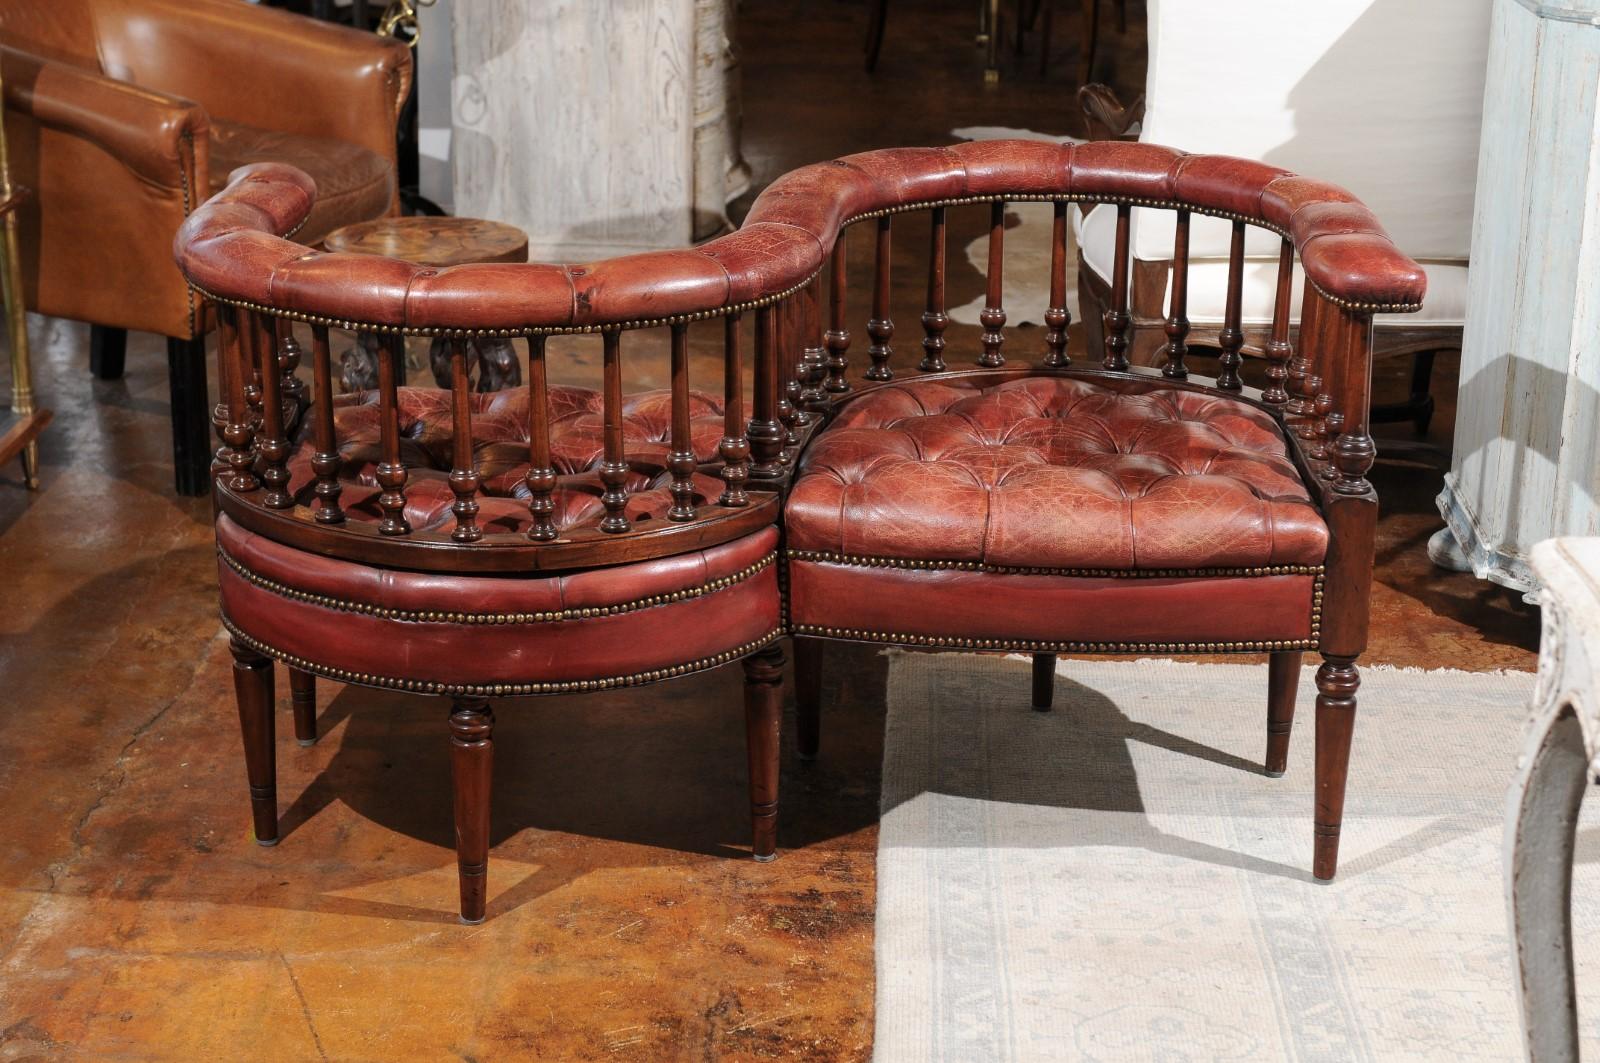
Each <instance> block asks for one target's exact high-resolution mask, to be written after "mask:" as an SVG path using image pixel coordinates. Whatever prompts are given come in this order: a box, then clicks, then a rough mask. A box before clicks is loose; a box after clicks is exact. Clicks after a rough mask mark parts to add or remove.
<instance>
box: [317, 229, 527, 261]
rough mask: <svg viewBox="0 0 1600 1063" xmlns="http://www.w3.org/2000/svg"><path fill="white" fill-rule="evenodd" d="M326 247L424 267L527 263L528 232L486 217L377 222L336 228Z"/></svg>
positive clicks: (330, 249)
mask: <svg viewBox="0 0 1600 1063" xmlns="http://www.w3.org/2000/svg"><path fill="white" fill-rule="evenodd" d="M322 243H323V246H324V247H326V248H327V249H328V250H329V251H344V252H349V253H352V254H358V255H386V256H388V257H390V258H399V259H404V260H405V261H407V262H415V263H417V264H419V265H423V266H460V265H463V264H465V263H468V262H526V261H528V236H527V234H526V233H524V232H523V231H522V230H521V229H518V228H517V227H516V226H514V225H506V224H504V223H502V222H497V221H484V220H483V219H481V218H434V217H404V218H377V219H375V220H373V221H363V222H357V223H355V224H354V225H346V226H345V227H344V228H342V229H336V230H334V231H333V232H331V233H329V234H328V236H327V238H326V239H325V240H323V242H322Z"/></svg>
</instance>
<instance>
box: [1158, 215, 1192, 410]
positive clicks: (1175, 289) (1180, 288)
mask: <svg viewBox="0 0 1600 1063" xmlns="http://www.w3.org/2000/svg"><path fill="white" fill-rule="evenodd" d="M1170 303H1171V305H1170V306H1169V307H1168V308H1167V323H1166V326H1165V332H1166V334H1167V361H1166V364H1165V365H1163V366H1162V367H1161V375H1162V376H1164V377H1167V378H1168V379H1170V380H1184V379H1187V377H1188V376H1189V367H1188V366H1187V365H1185V364H1184V359H1185V358H1187V357H1188V355H1189V212H1188V211H1186V210H1180V211H1178V225H1177V230H1176V232H1175V233H1174V235H1173V237H1172V296H1171V299H1170Z"/></svg>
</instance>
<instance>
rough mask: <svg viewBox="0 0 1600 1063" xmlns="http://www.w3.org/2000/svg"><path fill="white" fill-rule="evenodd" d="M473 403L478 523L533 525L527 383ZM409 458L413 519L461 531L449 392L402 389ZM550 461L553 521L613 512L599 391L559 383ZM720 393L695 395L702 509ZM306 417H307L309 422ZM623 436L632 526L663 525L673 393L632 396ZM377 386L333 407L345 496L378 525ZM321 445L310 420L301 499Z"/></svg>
mask: <svg viewBox="0 0 1600 1063" xmlns="http://www.w3.org/2000/svg"><path fill="white" fill-rule="evenodd" d="M471 405H472V450H473V465H474V467H475V468H476V469H477V471H478V475H479V477H480V485H479V489H478V500H479V503H480V505H481V509H480V511H479V513H478V522H479V523H480V524H481V525H482V526H483V528H484V530H485V531H486V532H490V533H496V532H526V531H527V530H528V529H529V527H531V526H532V519H531V518H530V517H529V515H528V498H529V492H528V488H527V485H526V483H525V482H524V480H523V477H524V476H525V475H526V474H527V472H528V469H529V458H528V434H529V428H528V397H527V395H526V393H525V392H524V391H523V390H521V389H513V390H510V391H499V392H492V393H489V394H474V395H473V396H472V398H471ZM398 406H399V413H400V461H401V464H403V465H404V466H405V467H406V470H407V478H406V508H405V516H406V519H407V520H408V521H410V523H411V527H412V530H413V531H426V530H431V529H442V530H449V529H451V528H453V527H455V518H454V517H453V516H452V515H451V512H450V504H451V503H452V502H453V501H455V494H454V493H453V492H452V491H451V490H450V484H449V475H450V467H451V450H452V445H453V444H452V441H453V439H454V434H453V431H452V428H451V414H450V392H448V391H439V390H436V389H433V388H401V389H399V402H398ZM549 409H550V456H551V464H552V465H553V466H554V468H555V470H556V473H557V486H556V490H555V494H554V500H555V504H556V509H555V514H554V517H553V519H554V521H555V525H556V528H557V529H559V530H562V531H565V530H566V529H568V528H573V527H577V526H581V525H592V524H594V523H595V522H596V521H598V520H599V519H600V517H601V515H602V514H603V512H604V508H605V507H604V506H603V505H602V504H601V502H600V494H601V492H602V491H604V490H605V485H604V484H602V483H601V482H600V478H599V474H598V471H597V470H598V467H599V463H600V459H601V456H602V452H603V449H604V443H603V439H602V431H603V425H602V422H601V396H600V392H598V391H595V390H593V389H590V388H578V387H552V388H551V389H550V406H549ZM722 409H723V407H722V400H721V399H720V398H713V397H711V396H708V395H703V394H701V393H699V392H692V393H691V394H690V397H689V414H690V422H689V427H690V439H691V445H692V447H693V450H694V454H695V458H696V460H697V461H698V462H699V463H700V464H701V465H702V466H706V467H705V468H703V469H702V470H701V471H700V472H697V473H696V474H695V476H694V485H695V500H694V501H695V505H696V506H703V505H706V504H708V503H711V502H715V501H716V500H717V498H718V497H719V496H720V495H721V494H722V488H723V483H722V481H721V480H720V479H718V477H717V470H718V469H719V468H720V467H721V465H720V462H719V461H717V443H718V442H719V441H720V440H721V438H722V429H723V419H722ZM308 420H309V419H308ZM622 434H623V444H624V449H625V452H626V454H627V458H628V465H629V468H630V474H629V478H628V481H627V484H626V486H627V489H628V491H629V500H628V508H627V510H626V513H627V515H628V518H629V519H630V520H632V521H635V522H640V521H649V520H658V521H665V520H666V519H667V518H666V512H667V510H668V509H669V508H670V507H671V505H672V496H671V493H670V492H669V491H668V487H669V485H670V484H671V482H672V477H671V474H670V473H668V472H667V471H666V466H667V452H668V451H669V450H670V449H671V448H670V447H669V445H668V442H669V440H670V439H671V435H672V396H671V393H670V392H667V391H651V392H644V393H641V394H638V395H631V396H628V397H627V398H626V399H624V401H623V408H622ZM379 436H380V410H379V406H378V395H377V392H373V391H368V392H360V393H357V394H352V395H341V396H339V397H338V398H337V399H336V400H335V405H334V437H335V438H336V439H338V440H339V454H340V458H341V459H342V464H341V466H340V469H339V473H338V476H339V479H340V481H341V482H342V483H343V485H344V491H343V493H342V495H341V496H340V498H339V504H340V505H341V506H343V507H344V509H345V513H346V515H347V517H348V518H349V519H352V520H366V521H373V522H376V521H379V520H382V519H383V512H382V510H380V509H379V508H378V502H377V498H378V495H379V493H380V492H381V488H380V487H379V486H378V482H377V479H376V476H375V473H376V466H377V464H378V462H379V461H381V460H382V452H381V449H380V445H379ZM315 450H316V448H315V446H313V444H312V441H311V438H310V432H309V426H308V427H307V428H306V429H305V430H303V431H302V433H301V440H300V443H299V445H298V446H297V447H296V449H295V451H294V453H293V455H292V456H291V458H290V462H289V473H290V480H289V489H290V491H291V492H293V493H294V494H295V495H296V497H297V499H298V500H299V501H300V502H301V503H302V504H306V505H309V504H310V503H311V500H312V498H313V497H314V496H313V495H312V493H311V488H312V485H313V483H314V476H313V474H312V471H311V456H312V454H313V453H314V452H315Z"/></svg>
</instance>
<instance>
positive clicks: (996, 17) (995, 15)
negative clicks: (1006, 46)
mask: <svg viewBox="0 0 1600 1063" xmlns="http://www.w3.org/2000/svg"><path fill="white" fill-rule="evenodd" d="M988 3H989V39H988V40H987V41H986V42H985V43H984V48H985V51H984V59H983V83H984V84H985V85H998V84H1000V0H988Z"/></svg>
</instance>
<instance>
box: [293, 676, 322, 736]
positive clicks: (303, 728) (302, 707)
mask: <svg viewBox="0 0 1600 1063" xmlns="http://www.w3.org/2000/svg"><path fill="white" fill-rule="evenodd" d="M289 701H290V704H292V705H293V706H294V738H295V741H297V742H299V743H300V744H301V745H303V746H314V745H316V744H317V677H316V676H314V675H312V674H311V673H310V672H302V671H301V670H300V669H298V668H291V669H289Z"/></svg>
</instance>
